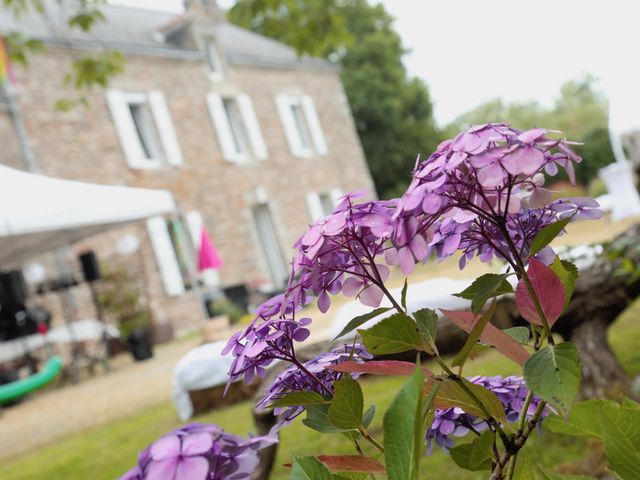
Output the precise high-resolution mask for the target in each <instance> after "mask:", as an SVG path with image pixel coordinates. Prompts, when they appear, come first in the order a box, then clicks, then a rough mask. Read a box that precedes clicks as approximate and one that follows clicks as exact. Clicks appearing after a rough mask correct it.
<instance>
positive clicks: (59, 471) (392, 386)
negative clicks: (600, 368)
mask: <svg viewBox="0 0 640 480" xmlns="http://www.w3.org/2000/svg"><path fill="white" fill-rule="evenodd" d="M639 335H640V302H636V303H635V304H634V305H633V306H632V307H631V308H629V309H628V310H627V311H626V312H625V313H624V314H623V315H622V316H621V317H620V319H618V321H616V323H615V324H614V325H613V327H612V328H611V331H610V341H611V344H612V346H613V347H614V350H615V351H616V353H617V355H618V356H619V358H620V360H621V362H622V363H623V365H624V366H625V368H626V369H627V371H628V372H629V374H632V375H637V374H640V349H639V348H638V344H637V340H636V339H637V338H640V337H639ZM515 372H517V366H516V365H515V364H513V363H511V362H509V361H508V360H504V359H503V358H502V357H500V356H499V355H497V354H496V353H495V352H490V353H488V354H486V355H483V356H482V357H480V358H478V359H477V360H475V361H473V362H471V363H470V364H469V365H468V367H467V368H466V371H465V374H468V375H474V374H486V375H496V374H501V375H508V374H511V373H515ZM403 381H404V379H401V378H368V379H365V380H363V382H362V383H363V388H364V391H365V399H366V400H365V401H366V402H367V404H372V403H374V404H376V406H377V408H378V414H377V415H376V419H375V420H374V423H373V425H372V432H373V434H374V435H377V436H378V437H380V436H381V431H380V430H381V428H380V425H381V421H382V415H381V412H383V411H384V410H385V409H386V407H387V406H388V405H389V403H390V402H391V400H392V399H393V397H394V395H395V394H396V392H397V391H398V389H399V387H400V385H402V383H403ZM250 406H251V405H250V403H249V402H243V403H240V404H237V405H234V406H232V407H228V408H225V409H221V410H217V411H215V412H212V413H210V414H207V415H204V416H201V417H199V418H196V419H195V420H196V421H201V422H213V423H217V424H219V425H221V426H222V427H224V428H225V429H226V430H227V431H229V432H232V433H237V434H246V433H249V432H251V431H252V429H253V424H252V418H251V413H250ZM0 421H2V420H1V419H0ZM177 426H179V422H178V421H177V420H176V417H175V412H174V410H173V406H172V405H171V404H170V403H163V404H160V405H158V406H156V407H154V408H150V409H148V410H146V411H144V412H142V413H140V414H139V415H136V416H134V417H129V418H123V419H120V420H118V421H115V422H112V423H110V424H108V425H104V426H101V427H95V428H90V429H87V430H86V431H84V432H83V433H81V434H78V435H75V436H73V437H69V438H65V439H63V440H60V441H57V442H56V443H54V444H52V445H49V446H46V447H43V448H39V449H38V450H37V451H36V452H34V453H32V454H29V455H25V456H21V457H17V458H13V459H11V460H8V461H6V460H3V461H2V465H1V466H0V478H2V479H3V480H36V479H37V480H40V479H43V480H44V479H47V480H48V479H61V480H62V479H64V480H75V479H78V480H80V479H83V480H84V479H88V478H92V479H97V480H102V479H113V478H116V477H117V476H118V475H120V474H122V473H123V472H124V471H126V470H127V469H128V468H130V467H131V466H132V465H133V464H134V463H135V461H136V454H137V452H138V451H139V450H140V449H141V448H143V447H144V446H145V445H147V444H148V443H150V442H152V441H153V440H154V439H156V438H157V437H158V436H159V435H161V434H162V433H164V432H166V431H168V430H171V429H173V428H176V427H177ZM536 445H538V446H544V448H541V449H539V451H541V452H543V453H542V456H541V459H540V463H541V465H544V466H546V467H554V466H558V465H560V464H570V463H572V462H575V461H576V460H577V459H579V458H581V457H582V456H584V455H585V452H586V451H587V447H586V444H585V443H584V441H581V440H576V439H572V438H567V437H560V436H552V435H550V434H549V433H548V432H545V431H542V433H541V434H539V435H536V436H535V437H534V438H532V440H531V441H530V444H528V447H527V448H528V449H533V448H535V446H536ZM291 452H295V453H296V454H302V455H304V454H310V455H312V454H318V453H320V452H322V453H327V454H340V453H352V450H351V446H350V444H349V443H348V442H347V440H346V439H345V438H343V437H342V436H340V435H330V436H328V435H322V434H320V433H317V432H313V431H311V430H309V429H307V428H306V427H304V426H303V425H302V424H301V423H300V422H295V423H294V424H293V425H291V426H290V427H288V428H287V429H285V430H284V431H283V433H282V439H281V444H280V448H279V453H278V455H279V457H278V460H277V463H276V468H275V472H274V474H273V476H272V479H273V480H284V479H286V478H287V470H286V469H285V468H284V467H281V465H282V464H284V463H287V462H288V461H289V455H290V453H291ZM423 472H425V473H424V478H432V479H443V480H446V479H456V480H458V479H459V480H471V479H476V478H477V479H480V478H486V474H473V473H471V472H467V471H464V470H461V469H459V468H458V467H456V466H455V465H454V464H453V463H452V462H451V461H450V459H449V458H447V456H446V455H445V454H443V453H441V452H438V451H436V452H435V453H434V454H433V455H432V456H430V457H428V458H427V457H425V459H424V469H423Z"/></svg>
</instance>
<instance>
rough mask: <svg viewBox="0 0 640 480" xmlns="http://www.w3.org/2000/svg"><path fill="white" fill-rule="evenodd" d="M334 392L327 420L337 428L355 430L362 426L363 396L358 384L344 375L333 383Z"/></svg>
mask: <svg viewBox="0 0 640 480" xmlns="http://www.w3.org/2000/svg"><path fill="white" fill-rule="evenodd" d="M334 388H335V393H334V395H333V401H332V402H331V405H330V406H329V411H328V418H329V421H330V422H331V423H332V424H333V425H335V426H336V427H338V428H343V429H352V430H357V429H358V427H360V426H362V414H363V410H364V398H363V395H362V388H360V384H359V383H358V382H356V381H355V380H353V379H352V378H351V377H344V378H342V379H340V380H338V381H337V382H336V383H335V384H334Z"/></svg>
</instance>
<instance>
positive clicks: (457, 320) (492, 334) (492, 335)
mask: <svg viewBox="0 0 640 480" xmlns="http://www.w3.org/2000/svg"><path fill="white" fill-rule="evenodd" d="M441 312H442V313H443V314H444V316H445V317H447V318H448V319H449V320H451V322H452V323H453V324H454V325H456V326H457V327H458V328H461V329H462V330H464V331H465V332H467V333H469V332H471V330H472V329H473V326H474V325H475V324H476V322H477V321H478V320H479V318H480V315H474V314H473V312H472V311H470V310H441ZM480 340H481V341H482V342H484V343H486V344H487V345H491V346H492V347H495V348H496V350H498V351H499V352H500V353H502V354H503V355H504V356H505V357H507V358H510V359H511V360H513V361H514V362H516V363H517V364H519V365H524V362H525V361H526V360H527V358H529V352H527V350H526V349H525V348H524V347H523V346H522V345H520V344H519V343H518V342H517V341H516V340H514V339H513V338H511V337H510V336H509V335H507V334H506V333H504V332H503V331H502V330H500V329H499V328H497V327H496V326H495V325H492V324H490V323H488V324H487V326H486V327H484V330H483V331H482V333H481V334H480Z"/></svg>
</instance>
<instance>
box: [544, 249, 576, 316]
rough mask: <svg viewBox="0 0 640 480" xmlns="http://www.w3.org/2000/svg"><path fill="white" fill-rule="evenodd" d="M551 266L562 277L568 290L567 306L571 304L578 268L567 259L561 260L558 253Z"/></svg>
mask: <svg viewBox="0 0 640 480" xmlns="http://www.w3.org/2000/svg"><path fill="white" fill-rule="evenodd" d="M549 268H551V270H553V272H554V273H555V274H556V275H557V276H558V278H560V281H561V282H562V285H563V286H564V289H565V291H566V300H565V302H564V308H567V305H569V301H570V300H571V295H573V290H574V288H575V286H576V280H577V278H578V270H577V268H576V266H575V265H574V264H573V263H571V262H567V261H566V260H560V257H558V256H557V255H556V258H555V260H554V261H553V263H552V264H551V265H550V266H549Z"/></svg>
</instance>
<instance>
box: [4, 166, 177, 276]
mask: <svg viewBox="0 0 640 480" xmlns="http://www.w3.org/2000/svg"><path fill="white" fill-rule="evenodd" d="M174 210H175V202H174V200H173V195H172V194H171V192H169V191H167V190H151V189H145V188H130V187H117V186H107V185H96V184H92V183H85V182H77V181H72V180H62V179H58V178H52V177H47V176H44V175H36V174H32V173H27V172H23V171H21V170H15V169H13V168H9V167H5V166H0V266H2V267H7V266H14V265H17V264H19V263H21V262H23V261H25V260H27V259H28V258H29V257H32V256H34V255H37V254H39V253H43V252H46V251H50V250H52V249H55V248H57V247H61V246H64V245H69V244H71V243H73V242H76V241H78V240H80V239H82V238H84V237H88V236H90V235H94V234H97V233H100V232H102V231H104V230H107V229H109V228H112V227H114V226H117V225H118V224H122V223H126V222H131V221H135V220H141V219H144V218H148V217H152V216H154V215H162V214H164V213H168V212H172V211H174Z"/></svg>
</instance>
